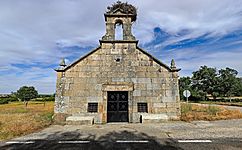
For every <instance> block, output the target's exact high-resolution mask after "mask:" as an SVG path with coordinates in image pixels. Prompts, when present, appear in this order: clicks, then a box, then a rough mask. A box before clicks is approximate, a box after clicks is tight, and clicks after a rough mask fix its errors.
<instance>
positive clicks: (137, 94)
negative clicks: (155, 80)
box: [133, 90, 141, 96]
mask: <svg viewBox="0 0 242 150" xmlns="http://www.w3.org/2000/svg"><path fill="white" fill-rule="evenodd" d="M133 96H141V90H134V91H133Z"/></svg>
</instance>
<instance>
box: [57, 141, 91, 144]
mask: <svg viewBox="0 0 242 150" xmlns="http://www.w3.org/2000/svg"><path fill="white" fill-rule="evenodd" d="M58 143H60V144H76V143H79V144H80V143H90V141H59V142H58Z"/></svg>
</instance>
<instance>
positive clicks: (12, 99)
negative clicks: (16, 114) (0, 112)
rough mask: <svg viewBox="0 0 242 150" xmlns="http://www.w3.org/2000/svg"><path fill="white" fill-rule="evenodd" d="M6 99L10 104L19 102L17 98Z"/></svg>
mask: <svg viewBox="0 0 242 150" xmlns="http://www.w3.org/2000/svg"><path fill="white" fill-rule="evenodd" d="M6 99H7V100H8V102H16V101H18V98H17V97H8V98H6Z"/></svg>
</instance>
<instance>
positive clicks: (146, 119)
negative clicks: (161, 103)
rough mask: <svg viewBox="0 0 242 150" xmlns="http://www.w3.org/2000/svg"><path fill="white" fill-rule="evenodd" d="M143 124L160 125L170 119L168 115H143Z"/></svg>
mask: <svg viewBox="0 0 242 150" xmlns="http://www.w3.org/2000/svg"><path fill="white" fill-rule="evenodd" d="M141 116H142V123H159V122H164V121H167V120H168V119H169V117H168V116H167V115H166V114H142V115H141Z"/></svg>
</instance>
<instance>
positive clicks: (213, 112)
mask: <svg viewBox="0 0 242 150" xmlns="http://www.w3.org/2000/svg"><path fill="white" fill-rule="evenodd" d="M219 111H220V109H219V108H218V107H215V106H211V105H209V106H208V109H207V112H208V114H210V115H217V113H218V112H219Z"/></svg>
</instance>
